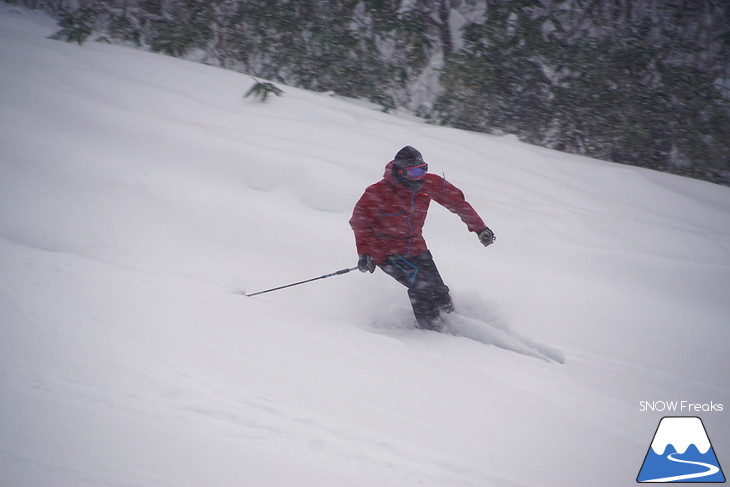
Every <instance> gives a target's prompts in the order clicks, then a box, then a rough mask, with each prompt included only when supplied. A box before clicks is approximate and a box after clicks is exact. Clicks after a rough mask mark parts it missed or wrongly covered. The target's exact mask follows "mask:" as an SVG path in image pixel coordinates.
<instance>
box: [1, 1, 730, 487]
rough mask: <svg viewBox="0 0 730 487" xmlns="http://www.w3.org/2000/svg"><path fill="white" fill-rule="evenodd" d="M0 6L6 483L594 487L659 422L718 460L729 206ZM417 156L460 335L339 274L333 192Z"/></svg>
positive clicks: (624, 172) (387, 291)
mask: <svg viewBox="0 0 730 487" xmlns="http://www.w3.org/2000/svg"><path fill="white" fill-rule="evenodd" d="M54 30H55V27H54V25H53V23H52V22H51V21H49V20H48V19H46V18H45V17H43V16H41V15H39V14H37V13H34V12H30V11H26V10H22V9H18V8H15V7H10V6H8V5H6V4H0V485H3V486H6V485H7V486H14V487H23V486H29V487H36V486H41V485H43V486H73V487H79V486H84V485H88V486H101V485H129V486H132V485H134V486H150V487H152V486H154V487H164V486H175V487H180V486H203V485H205V486H221V487H225V486H242V485H245V486H257V487H262V486H272V487H273V486H276V487H287V486H297V487H302V486H318V487H322V486H338V487H339V486H368V487H371V486H380V485H390V486H397V487H408V486H415V485H418V486H449V487H455V486H479V487H484V486H499V487H504V486H513V485H514V486H536V485H540V486H560V487H571V486H588V485H590V486H607V487H608V486H611V487H613V486H616V485H628V484H631V483H633V482H634V480H633V479H635V478H636V474H637V471H638V469H639V467H640V465H641V462H642V460H643V457H644V455H645V453H646V449H647V447H648V444H649V442H650V441H651V438H652V434H653V433H654V431H655V428H656V425H657V423H658V420H659V418H660V417H661V416H662V415H663V414H667V413H666V412H660V411H654V412H645V411H644V412H642V410H641V409H642V407H640V403H641V401H661V400H686V401H688V402H690V403H694V404H704V403H710V402H711V401H712V402H714V403H724V405H725V410H724V411H722V412H717V411H714V412H700V413H697V412H696V411H677V412H675V413H674V414H693V415H696V414H699V415H701V416H702V419H703V422H704V423H705V425H706V427H707V428H708V431H710V435H711V437H712V438H713V441H714V444H713V446H714V449H715V452H716V453H717V454H718V458H719V460H720V463H721V464H730V457H728V455H730V421H729V420H728V417H729V416H728V415H729V414H730V412H728V409H729V408H730V396H729V394H728V393H729V389H728V382H727V370H728V369H729V368H730V367H729V366H730V359H729V358H728V353H727V350H726V348H727V346H728V344H729V343H730V340H729V339H730V331H729V330H728V322H727V317H728V316H730V300H728V289H730V189H729V188H726V187H720V186H714V185H711V184H708V183H703V182H699V181H694V180H688V179H683V178H678V177H674V176H669V175H665V174H660V173H656V172H652V171H647V170H641V169H636V168H630V167H625V166H619V165H614V164H609V163H605V162H601V161H595V160H589V159H585V158H580V157H575V156H570V155H566V154H561V153H558V152H553V151H548V150H544V149H540V148H535V147H532V146H528V145H525V144H522V143H519V142H517V141H516V140H514V139H512V138H510V137H504V138H498V137H490V136H486V135H482V134H475V133H468V132H462V131H457V130H452V129H448V128H441V127H434V126H429V125H426V124H423V123H422V122H420V121H418V120H413V119H411V118H409V117H407V116H405V115H399V114H395V115H387V114H383V113H380V112H378V111H376V110H374V109H373V108H372V107H368V106H363V105H362V104H360V103H355V102H352V101H347V100H341V99H337V98H333V97H330V96H327V95H322V94H313V93H308V92H304V91H301V90H297V89H294V88H289V87H283V89H284V91H285V95H284V96H283V97H281V98H274V99H272V100H270V101H269V102H267V103H264V104H262V103H259V102H257V101H255V100H252V99H248V98H243V94H244V93H246V91H247V90H248V88H249V87H250V86H251V83H252V80H251V79H250V78H249V77H247V76H245V75H241V74H237V73H233V72H227V71H223V70H220V69H215V68H212V67H208V66H203V65H198V64H193V63H190V62H185V61H181V60H177V59H172V58H168V57H164V56H159V55H154V54H149V53H144V52H139V51H135V50H132V49H127V48H122V47H117V46H110V45H105V44H99V43H89V44H87V45H85V46H83V47H80V46H77V45H71V44H65V43H61V42H57V41H52V40H48V39H46V36H47V35H49V34H50V33H51V32H53V31H54ZM406 144H410V145H413V146H415V147H417V148H419V149H420V150H421V151H422V152H423V154H424V156H425V157H426V158H427V160H428V161H429V164H430V168H431V170H433V171H434V172H437V173H439V174H440V173H445V175H446V177H447V178H448V179H449V180H450V181H452V182H454V183H455V184H456V185H457V186H459V187H461V188H462V189H463V190H464V192H465V193H466V195H467V197H468V199H469V201H470V202H471V203H472V204H473V206H474V207H475V208H476V209H477V211H479V212H480V214H481V215H482V216H483V217H484V219H485V220H486V221H487V223H488V224H489V225H490V227H491V228H492V229H493V230H494V231H495V233H496V234H497V242H496V244H495V245H493V246H491V247H489V248H486V249H485V248H483V247H482V246H481V245H480V244H479V242H478V241H477V239H476V238H475V236H474V235H473V234H470V233H468V232H467V231H466V228H465V227H464V225H463V224H462V223H461V222H460V221H459V219H458V218H457V217H455V216H454V215H452V214H450V213H449V212H448V211H446V210H444V209H443V208H440V207H438V205H435V206H434V207H433V208H432V209H431V214H430V216H429V220H428V222H427V224H426V228H425V234H426V238H427V240H428V241H429V244H430V247H431V249H432V251H433V253H434V255H435V257H436V260H437V262H438V264H439V267H440V270H441V272H442V274H443V276H444V278H445V280H446V282H447V284H449V286H450V287H451V289H452V291H453V295H454V299H455V302H456V306H457V307H458V308H459V310H460V312H461V314H462V315H463V316H462V318H461V321H459V322H458V323H457V324H456V325H455V326H457V327H458V328H459V330H458V331H459V332H460V334H461V335H465V336H461V337H455V336H450V335H442V334H436V333H430V332H421V331H418V330H413V329H411V328H410V318H409V310H408V304H407V298H406V295H405V290H404V289H403V288H401V287H400V286H399V285H398V284H397V283H395V282H393V281H392V280H390V279H389V278H388V277H387V276H385V275H384V274H383V273H382V272H376V273H375V274H373V275H369V274H367V275H365V274H361V273H359V272H354V273H349V274H346V275H343V276H337V277H332V278H328V279H324V280H320V281H316V282H313V283H310V284H306V285H303V286H298V287H294V288H290V289H286V290H281V291H278V292H276V293H270V294H264V295H260V296H257V297H254V298H247V297H244V296H243V295H242V294H241V293H240V290H241V289H245V290H247V291H249V292H253V291H258V290H262V289H267V288H270V287H274V286H278V285H282V284H287V283H290V282H294V281H298V280H303V279H307V278H310V277H316V276H319V275H322V274H326V273H329V272H332V271H335V270H338V269H341V268H345V267H350V266H352V265H353V264H354V263H355V262H356V255H355V249H354V241H353V237H352V234H351V231H350V229H349V226H348V224H347V221H348V219H349V216H350V212H351V209H352V206H353V204H354V203H355V201H356V200H357V198H358V197H359V196H360V194H361V193H362V191H363V189H364V188H365V187H366V186H367V185H368V184H370V183H372V182H375V181H376V180H378V179H379V178H380V177H381V175H382V171H383V167H384V165H385V164H386V163H387V162H388V161H389V160H390V158H391V157H392V156H393V154H395V152H396V151H397V150H398V149H400V148H401V147H402V146H404V145H406Z"/></svg>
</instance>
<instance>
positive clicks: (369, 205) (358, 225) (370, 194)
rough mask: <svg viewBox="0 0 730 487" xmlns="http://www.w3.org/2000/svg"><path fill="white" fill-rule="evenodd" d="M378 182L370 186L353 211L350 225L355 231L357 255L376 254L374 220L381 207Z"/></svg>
mask: <svg viewBox="0 0 730 487" xmlns="http://www.w3.org/2000/svg"><path fill="white" fill-rule="evenodd" d="M380 200H381V199H380V198H379V197H378V191H377V184H373V185H371V186H368V188H367V189H366V190H365V192H364V193H363V195H362V196H361V197H360V199H359V200H358V202H357V203H356V204H355V208H354V209H353V211H352V218H350V226H351V227H352V231H353V232H355V245H356V246H357V255H365V254H369V255H374V254H375V250H376V249H375V239H374V237H373V221H374V220H375V216H376V215H377V213H378V211H379V208H380Z"/></svg>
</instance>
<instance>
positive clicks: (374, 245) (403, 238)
mask: <svg viewBox="0 0 730 487" xmlns="http://www.w3.org/2000/svg"><path fill="white" fill-rule="evenodd" d="M431 200H435V201H436V202H437V203H439V204H440V205H442V206H444V207H445V208H447V209H448V210H449V211H451V212H453V213H456V214H457V215H459V217H461V220H462V221H463V222H464V223H465V224H466V226H467V228H469V230H470V231H472V232H476V233H479V232H480V231H482V230H484V229H485V228H486V227H487V226H486V225H485V224H484V222H483V221H482V219H481V218H480V217H479V215H478V214H477V212H476V211H474V208H472V206H471V205H470V204H469V203H467V201H466V200H465V199H464V193H462V192H461V190H460V189H459V188H457V187H456V186H454V185H453V184H451V183H449V182H448V181H446V180H445V179H444V178H442V177H441V176H437V175H435V174H431V173H428V174H426V177H425V178H424V182H423V185H422V186H421V188H420V189H418V190H417V191H416V192H413V191H411V190H409V189H407V188H406V187H405V186H403V185H402V184H400V183H399V182H398V181H397V180H396V179H395V177H394V176H393V161H391V162H389V163H388V165H386V166H385V174H384V175H383V179H382V180H380V181H378V182H377V183H375V184H372V185H370V186H368V187H367V188H366V189H365V192H364V193H363V195H362V196H361V197H360V199H359V200H358V202H357V203H356V204H355V209H354V210H353V212H352V218H350V226H351V227H352V229H353V231H354V232H355V243H356V245H357V253H358V255H365V254H368V255H371V256H372V257H373V258H374V259H375V262H376V263H378V264H380V263H381V262H382V261H383V260H385V258H386V257H388V256H389V255H393V254H400V255H404V256H412V255H418V254H420V253H422V252H425V251H426V250H428V248H427V246H426V241H425V240H424V239H423V235H422V234H421V231H422V229H423V224H424V222H425V221H426V213H427V211H428V206H429V205H430V204H431Z"/></svg>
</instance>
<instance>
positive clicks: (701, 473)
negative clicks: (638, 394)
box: [636, 416, 725, 483]
mask: <svg viewBox="0 0 730 487" xmlns="http://www.w3.org/2000/svg"><path fill="white" fill-rule="evenodd" d="M636 481H637V482H702V483H710V482H712V483H715V482H717V483H721V482H725V475H723V473H722V468H721V467H720V463H719V462H718V461H717V457H716V456H715V450H714V449H713V448H712V444H711V443H710V438H709V437H708V436H707V431H706V430H705V425H704V424H703V423H702V420H701V419H700V418H697V417H694V416H681V417H676V416H667V417H664V418H662V420H661V421H660V422H659V427H658V428H657V430H656V433H654V439H653V440H652V441H651V446H650V447H649V451H648V452H647V453H646V458H644V463H643V465H642V466H641V470H640V471H639V476H638V477H637V478H636Z"/></svg>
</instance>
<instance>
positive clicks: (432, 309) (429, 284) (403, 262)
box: [379, 250, 454, 331]
mask: <svg viewBox="0 0 730 487" xmlns="http://www.w3.org/2000/svg"><path fill="white" fill-rule="evenodd" d="M379 267H380V268H381V269H382V270H383V271H384V272H385V273H386V274H388V275H389V276H391V277H392V278H394V279H395V280H396V281H398V282H399V283H401V284H403V285H404V286H406V287H407V288H408V297H409V299H410V301H411V306H412V307H413V314H415V315H416V323H417V324H418V327H419V328H423V329H426V330H437V331H440V330H441V328H442V326H443V323H442V322H441V321H440V320H439V314H440V312H444V313H451V312H452V311H453V310H454V305H453V303H452V302H451V296H450V295H449V288H448V287H446V285H445V284H444V281H443V280H442V279H441V275H440V274H439V271H438V269H437V268H436V263H435V262H434V261H433V256H432V255H431V252H430V251H428V250H427V251H426V252H423V253H421V254H418V255H416V256H413V257H404V256H402V255H391V256H389V257H388V258H386V259H385V260H384V261H383V262H381V263H380V265H379Z"/></svg>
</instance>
